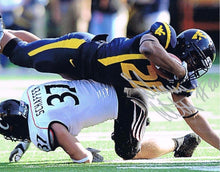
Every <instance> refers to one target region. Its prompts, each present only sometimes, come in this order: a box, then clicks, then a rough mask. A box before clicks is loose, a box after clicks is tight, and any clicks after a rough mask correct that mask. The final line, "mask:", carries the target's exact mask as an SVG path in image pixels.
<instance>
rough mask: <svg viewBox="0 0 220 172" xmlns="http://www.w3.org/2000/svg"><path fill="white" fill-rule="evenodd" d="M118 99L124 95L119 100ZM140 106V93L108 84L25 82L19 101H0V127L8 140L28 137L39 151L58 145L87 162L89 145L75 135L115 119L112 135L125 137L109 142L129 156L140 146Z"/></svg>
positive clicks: (142, 116)
mask: <svg viewBox="0 0 220 172" xmlns="http://www.w3.org/2000/svg"><path fill="white" fill-rule="evenodd" d="M128 94H129V95H130V93H128ZM130 96H131V95H130ZM118 100H124V101H123V102H121V103H120V105H119V104H118ZM119 106H120V107H119ZM118 112H123V114H122V113H121V114H120V113H118ZM146 112H147V110H146V108H145V107H144V105H143V104H142V102H141V100H140V99H137V100H136V99H135V98H132V97H127V96H124V93H123V94H121V95H119V94H117V93H116V91H115V89H114V88H113V87H112V86H108V85H105V84H101V83H97V82H94V81H88V80H75V81H56V82H49V83H45V84H41V85H35V86H31V87H29V88H28V89H27V90H26V91H25V92H24V94H23V96H22V99H21V100H20V101H18V100H14V99H9V100H6V101H3V102H2V103H1V104H0V133H1V134H3V135H4V136H5V138H6V139H10V140H14V141H17V140H21V141H24V140H30V141H31V142H33V144H34V145H35V146H37V147H38V148H39V149H41V150H43V151H53V150H55V149H56V148H57V147H58V146H60V147H62V148H63V149H64V151H66V153H67V154H69V156H70V158H71V159H72V160H73V162H77V163H82V162H92V160H93V156H92V154H91V153H90V152H91V151H88V150H86V149H85V148H83V146H82V145H81V144H80V142H79V141H78V140H77V138H76V137H75V136H77V135H78V133H79V132H80V131H81V129H83V128H86V127H89V126H92V125H96V124H98V123H101V122H104V121H106V120H109V119H116V120H117V122H116V123H117V124H115V125H116V126H115V130H114V135H115V136H116V137H118V136H119V135H120V136H122V138H124V139H125V140H126V141H127V140H128V141H127V142H126V143H127V145H126V146H124V145H123V144H120V143H121V142H123V143H124V141H125V140H124V139H121V138H119V137H118V138H116V137H115V139H114V141H115V148H116V150H117V149H120V150H121V151H123V152H124V155H125V156H128V158H133V157H134V156H135V155H136V153H137V152H138V151H139V150H140V140H141V139H142V137H143V133H144V129H145V126H146V119H147V113H146ZM133 113H134V115H133ZM118 114H119V115H118ZM125 117H126V118H125ZM132 124H133V125H135V127H133V126H132ZM142 128H143V129H142ZM118 139H119V141H118ZM129 140H131V141H129ZM118 142H120V143H118ZM23 147H24V149H27V147H28V145H24V144H23ZM93 153H94V152H93Z"/></svg>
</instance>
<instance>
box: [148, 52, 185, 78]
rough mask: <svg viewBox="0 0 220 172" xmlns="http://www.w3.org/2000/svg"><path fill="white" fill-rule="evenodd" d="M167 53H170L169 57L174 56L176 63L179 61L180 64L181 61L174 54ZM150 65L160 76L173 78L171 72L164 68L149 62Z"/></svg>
mask: <svg viewBox="0 0 220 172" xmlns="http://www.w3.org/2000/svg"><path fill="white" fill-rule="evenodd" d="M168 54H169V55H170V57H172V58H174V59H175V60H176V61H177V63H180V64H181V63H182V61H181V60H180V59H179V58H178V57H177V56H175V55H174V54H172V53H168ZM151 66H152V68H153V69H154V71H155V72H156V73H157V75H159V76H160V77H162V78H164V79H172V78H173V74H172V73H170V72H167V71H166V70H164V69H162V68H160V67H158V66H156V65H155V64H153V63H152V62H151Z"/></svg>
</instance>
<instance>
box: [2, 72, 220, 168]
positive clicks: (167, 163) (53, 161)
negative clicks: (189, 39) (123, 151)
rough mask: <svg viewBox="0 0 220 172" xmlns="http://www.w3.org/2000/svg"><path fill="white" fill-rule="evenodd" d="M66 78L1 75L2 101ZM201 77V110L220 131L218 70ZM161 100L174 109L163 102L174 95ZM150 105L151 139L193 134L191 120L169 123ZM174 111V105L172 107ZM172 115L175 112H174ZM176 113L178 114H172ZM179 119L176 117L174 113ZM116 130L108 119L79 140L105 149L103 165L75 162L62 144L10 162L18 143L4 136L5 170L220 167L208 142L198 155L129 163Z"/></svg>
mask: <svg viewBox="0 0 220 172" xmlns="http://www.w3.org/2000/svg"><path fill="white" fill-rule="evenodd" d="M55 79H60V78H59V77H56V76H55V77H50V78H48V76H46V77H45V76H37V77H36V76H32V77H30V76H26V75H25V76H22V75H19V76H18V77H14V76H7V75H5V76H3V77H2V76H1V78H0V90H1V96H0V101H2V100H4V99H7V98H12V97H13V98H18V99H19V97H21V94H22V92H23V90H24V89H25V87H27V86H28V85H30V84H35V83H41V82H46V81H48V80H55ZM199 81H200V89H199V91H198V92H195V93H194V94H193V96H192V99H193V102H194V104H195V106H196V107H199V108H201V110H202V111H203V114H204V115H205V116H206V117H207V119H208V120H209V122H210V123H211V126H212V127H213V128H214V129H215V130H216V131H217V133H218V134H219V135H220V105H219V104H220V85H219V84H220V82H219V75H218V74H208V75H207V76H205V77H203V78H202V79H200V80H199ZM156 98H158V99H160V100H161V101H163V102H166V104H165V105H161V104H159V105H158V104H157V99H155V100H153V101H152V103H155V105H157V107H160V106H161V108H162V110H164V111H168V108H165V109H164V108H163V107H162V106H168V105H169V96H167V95H161V96H157V97H156ZM149 108H150V112H149V113H150V116H151V124H150V126H149V127H147V130H146V137H150V136H157V137H175V136H182V135H184V134H186V133H188V132H191V130H190V128H189V127H188V126H187V124H185V122H184V121H183V120H182V119H180V118H177V119H172V120H171V119H170V121H167V120H165V119H164V118H163V116H161V115H158V113H157V110H155V108H152V107H149ZM171 109H172V107H171ZM168 113H169V112H168ZM171 117H172V116H171ZM174 117H175V116H174ZM112 129H113V122H112V121H107V122H105V123H103V124H100V125H97V126H93V127H90V128H87V129H84V130H83V131H82V133H80V135H79V140H80V141H81V142H82V144H83V145H84V146H85V147H94V148H97V149H100V150H101V151H102V152H101V155H103V156H104V162H103V163H94V164H73V163H71V160H70V159H69V157H68V156H67V155H66V154H65V153H64V152H63V150H62V149H60V148H58V149H57V150H56V151H55V152H49V153H46V152H42V151H40V150H38V149H37V148H36V147H34V145H33V144H32V145H31V146H30V148H29V150H28V151H27V152H26V153H25V155H24V156H23V157H22V159H21V160H20V162H18V163H9V162H8V157H9V154H10V152H11V150H13V148H14V147H15V145H16V144H17V143H15V142H11V141H7V140H5V139H4V138H3V137H2V136H0V145H1V146H0V172H5V171H6V172H7V171H13V172H15V171H16V172H18V171H22V172H26V171H28V172H29V171H31V172H35V171H37V172H38V171H42V172H51V171H53V172H56V171H59V172H65V171H74V172H78V171H83V172H86V171H88V172H113V171H117V172H136V171H163V172H164V171H184V172H185V171H220V152H219V151H218V150H216V149H214V148H213V147H211V146H210V145H208V144H207V143H205V142H204V141H202V142H201V144H200V145H199V147H198V148H197V150H196V151H195V153H194V155H193V157H192V158H173V153H170V154H167V155H164V156H162V157H160V158H157V159H153V160H136V161H123V160H121V159H120V158H119V157H117V155H116V154H115V153H114V144H113V141H111V139H110V136H111V132H112Z"/></svg>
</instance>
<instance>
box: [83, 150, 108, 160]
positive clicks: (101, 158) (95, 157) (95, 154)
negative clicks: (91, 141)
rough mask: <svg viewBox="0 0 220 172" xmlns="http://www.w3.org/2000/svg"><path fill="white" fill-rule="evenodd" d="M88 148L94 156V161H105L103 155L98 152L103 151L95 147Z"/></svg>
mask: <svg viewBox="0 0 220 172" xmlns="http://www.w3.org/2000/svg"><path fill="white" fill-rule="evenodd" d="M86 149H87V150H88V151H89V152H91V153H92V156H93V160H92V162H103V160H104V158H103V156H101V155H100V154H98V153H99V152H101V151H100V150H98V149H94V148H86Z"/></svg>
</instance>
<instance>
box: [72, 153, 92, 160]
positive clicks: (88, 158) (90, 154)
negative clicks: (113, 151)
mask: <svg viewBox="0 0 220 172" xmlns="http://www.w3.org/2000/svg"><path fill="white" fill-rule="evenodd" d="M88 152H89V151H88ZM92 159H93V156H92V153H91V152H89V155H88V156H87V157H85V158H83V159H80V160H75V159H73V158H72V160H73V162H75V163H84V162H86V161H88V160H89V161H91V162H92Z"/></svg>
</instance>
